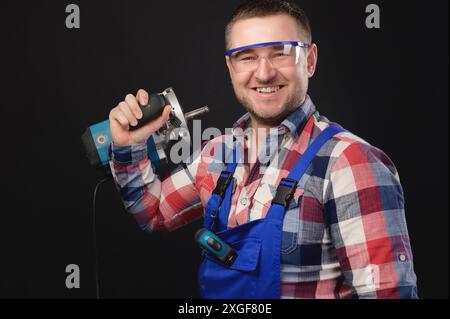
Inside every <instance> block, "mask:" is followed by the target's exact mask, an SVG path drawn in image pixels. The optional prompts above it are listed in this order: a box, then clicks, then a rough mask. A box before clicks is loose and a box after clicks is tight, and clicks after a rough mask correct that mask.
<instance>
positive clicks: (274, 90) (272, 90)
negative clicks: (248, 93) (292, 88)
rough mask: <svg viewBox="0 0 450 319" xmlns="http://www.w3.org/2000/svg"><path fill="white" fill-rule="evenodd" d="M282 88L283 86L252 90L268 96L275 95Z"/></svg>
mask: <svg viewBox="0 0 450 319" xmlns="http://www.w3.org/2000/svg"><path fill="white" fill-rule="evenodd" d="M283 87H284V85H279V86H272V87H257V88H253V90H255V91H256V92H258V93H260V94H263V95H268V94H274V93H277V92H278V91H280V90H281V89H282V88H283Z"/></svg>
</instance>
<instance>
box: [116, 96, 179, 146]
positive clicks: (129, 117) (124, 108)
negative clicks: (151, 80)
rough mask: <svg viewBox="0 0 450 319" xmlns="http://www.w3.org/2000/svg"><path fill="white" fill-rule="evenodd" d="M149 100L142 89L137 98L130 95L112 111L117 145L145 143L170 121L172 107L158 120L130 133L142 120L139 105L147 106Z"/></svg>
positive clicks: (167, 106) (166, 108) (167, 108)
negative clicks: (131, 128)
mask: <svg viewBox="0 0 450 319" xmlns="http://www.w3.org/2000/svg"><path fill="white" fill-rule="evenodd" d="M148 98H149V95H148V93H147V92H146V91H144V90H142V89H141V90H139V91H138V92H137V94H136V96H134V95H132V94H128V95H127V96H126V97H125V100H124V101H122V102H120V103H119V104H118V105H117V106H116V107H115V108H113V109H112V110H111V112H110V113H109V121H110V131H111V136H112V140H113V143H114V144H115V145H117V146H127V145H132V144H139V143H144V142H146V141H147V139H148V138H149V137H150V135H152V134H153V133H155V132H156V131H157V130H159V129H160V128H161V126H163V124H164V123H166V122H167V121H168V119H169V114H170V111H171V109H172V108H171V107H170V105H166V106H165V108H164V111H163V114H162V115H161V116H160V117H159V118H157V119H156V120H154V121H151V122H150V123H147V124H146V125H144V126H143V127H141V128H139V129H137V130H135V131H130V126H136V125H137V120H138V119H141V118H142V111H141V108H140V106H139V104H140V105H147V103H148ZM150 107H151V106H150Z"/></svg>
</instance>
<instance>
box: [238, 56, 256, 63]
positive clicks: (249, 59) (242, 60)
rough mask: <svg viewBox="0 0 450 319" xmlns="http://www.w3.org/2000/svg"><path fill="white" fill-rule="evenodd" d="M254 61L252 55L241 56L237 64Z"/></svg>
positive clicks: (254, 58)
mask: <svg viewBox="0 0 450 319" xmlns="http://www.w3.org/2000/svg"><path fill="white" fill-rule="evenodd" d="M254 60H256V56H254V55H242V56H240V57H238V61H239V62H251V61H254Z"/></svg>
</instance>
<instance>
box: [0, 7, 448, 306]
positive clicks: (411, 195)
mask: <svg viewBox="0 0 450 319" xmlns="http://www.w3.org/2000/svg"><path fill="white" fill-rule="evenodd" d="M73 2H74V3H76V4H78V5H79V6H80V9H81V28H80V29H71V30H70V29H67V28H66V26H65V19H66V16H67V14H66V13H65V8H66V5H68V4H69V3H71V2H69V1H50V0H49V1H42V0H40V1H1V2H0V32H1V35H2V36H1V39H2V44H1V46H0V48H1V53H0V54H1V77H2V80H1V98H0V106H1V111H0V112H1V113H0V114H1V125H0V130H1V135H0V136H1V144H0V145H1V149H2V151H1V154H2V156H1V168H2V179H1V184H0V185H1V195H2V206H1V214H0V297H1V298H94V297H95V284H94V260H95V254H94V248H93V237H92V204H91V201H92V193H93V190H94V187H95V185H96V183H97V182H98V181H99V178H100V175H99V174H98V173H97V172H96V171H94V170H93V169H92V168H91V167H90V166H89V165H88V163H87V160H86V158H85V156H84V153H83V151H82V148H81V144H80V136H81V134H82V133H83V132H84V130H85V129H86V128H87V127H88V126H89V125H92V124H94V123H97V122H100V121H102V120H105V119H107V117H108V113H109V110H110V109H111V108H112V107H114V106H115V105H116V104H117V103H118V102H120V101H121V100H122V99H123V98H124V97H125V95H126V94H127V93H135V92H136V91H137V90H138V89H139V88H141V87H142V88H145V89H147V90H149V91H151V92H160V91H162V90H163V89H165V88H166V87H169V86H172V87H174V88H175V91H176V93H177V96H178V97H179V99H180V100H181V101H182V103H183V107H184V110H185V111H189V110H192V109H193V108H195V107H197V106H202V105H208V106H210V108H211V110H212V111H211V113H210V114H209V115H207V116H205V117H204V118H203V121H202V126H203V128H206V127H211V126H214V127H218V128H220V129H221V130H222V131H223V129H224V128H225V127H230V126H231V124H232V123H234V121H235V120H236V119H237V118H238V117H239V116H240V115H242V113H243V109H242V108H241V107H240V106H239V104H238V103H237V101H236V100H235V97H234V93H233V91H232V87H231V83H230V79H229V76H228V72H227V70H226V67H225V63H224V54H223V53H224V40H223V38H224V37H223V27H224V25H225V23H226V21H227V18H228V16H229V15H230V13H231V12H232V10H233V9H234V8H235V6H236V5H237V4H238V3H240V2H241V1H228V0H227V1H224V0H222V1H207V0H202V1H173V0H166V1H81V0H77V1H73ZM299 3H300V4H301V6H302V7H303V8H304V9H305V10H306V12H307V14H308V16H309V17H310V20H311V24H312V28H313V36H314V42H315V43H317V45H318V47H319V63H318V69H317V73H316V75H315V76H314V78H313V80H312V81H311V83H310V90H309V93H310V95H311V97H312V99H313V101H314V102H315V104H316V105H317V107H318V109H319V111H320V112H321V113H322V114H323V115H325V116H327V117H328V118H329V119H331V120H333V121H335V122H338V123H340V124H342V125H343V126H344V127H346V128H347V129H349V130H351V131H352V132H354V133H355V134H357V135H359V136H361V137H363V138H364V139H366V140H367V141H369V142H370V143H371V144H373V145H375V146H377V147H379V148H381V149H383V150H384V151H385V152H386V153H387V154H388V155H389V156H390V157H391V158H392V160H393V161H394V162H395V164H396V166H397V169H398V170H399V173H400V177H401V180H402V184H403V187H404V191H405V197H406V216H407V221H408V227H409V232H410V236H411V243H412V248H413V253H414V258H415V270H416V273H417V276H418V287H419V294H420V296H421V297H422V298H448V272H449V265H448V215H449V206H448V164H449V161H448V107H449V103H448V102H449V101H448V57H449V55H448V1H438V0H436V1H380V0H374V1H357V0H346V1H317V0H316V1H313V0H308V1H299ZM369 3H376V4H378V5H379V6H380V8H381V29H379V30H375V29H371V30H369V29H367V28H366V27H365V18H366V16H367V14H366V13H365V8H366V6H367V5H368V4H369ZM97 203H98V205H97V209H98V211H97V238H98V245H99V263H100V264H99V267H100V294H101V297H103V298H189V297H198V296H199V295H198V290H197V282H196V271H197V265H198V261H199V252H198V250H197V248H196V247H195V245H194V242H193V234H194V232H195V231H196V229H198V228H199V227H200V225H201V222H200V221H198V222H196V223H194V224H192V225H189V226H186V227H184V228H182V229H180V230H178V231H176V232H173V233H167V234H166V233H162V234H155V235H153V236H149V235H147V234H146V233H144V232H142V231H141V230H140V229H139V228H138V227H137V226H136V224H135V223H134V221H133V220H132V218H131V217H130V216H128V215H127V213H126V212H125V210H124V208H123V206H122V203H121V201H120V198H119V196H118V194H117V192H116V190H115V188H114V185H113V184H112V182H111V181H110V182H109V183H107V184H105V185H103V187H102V188H101V189H100V191H99V194H98V202H97ZM72 263H74V264H78V265H79V266H80V269H81V288H80V289H72V290H69V289H67V288H66V286H65V278H66V275H67V274H66V273H65V267H66V265H68V264H72Z"/></svg>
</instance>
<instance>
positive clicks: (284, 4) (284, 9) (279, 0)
mask: <svg viewBox="0 0 450 319" xmlns="http://www.w3.org/2000/svg"><path fill="white" fill-rule="evenodd" d="M283 13H284V14H287V15H289V16H291V17H293V18H294V19H295V20H296V21H297V23H298V25H299V28H300V32H301V34H302V35H304V36H305V38H306V41H307V42H308V43H311V41H312V33H311V26H310V24H309V19H308V17H307V16H306V14H305V12H304V11H303V10H302V9H301V8H300V7H299V6H298V5H297V4H296V3H294V2H293V1H290V0H249V1H246V2H244V3H243V4H241V5H240V6H239V7H237V8H236V10H234V12H233V14H232V15H231V17H230V19H229V20H228V23H227V26H226V27H225V46H226V49H229V47H228V44H229V41H230V33H231V28H232V27H233V25H234V24H235V23H236V22H237V21H238V20H241V19H247V18H256V17H267V16H271V15H276V14H283Z"/></svg>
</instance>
